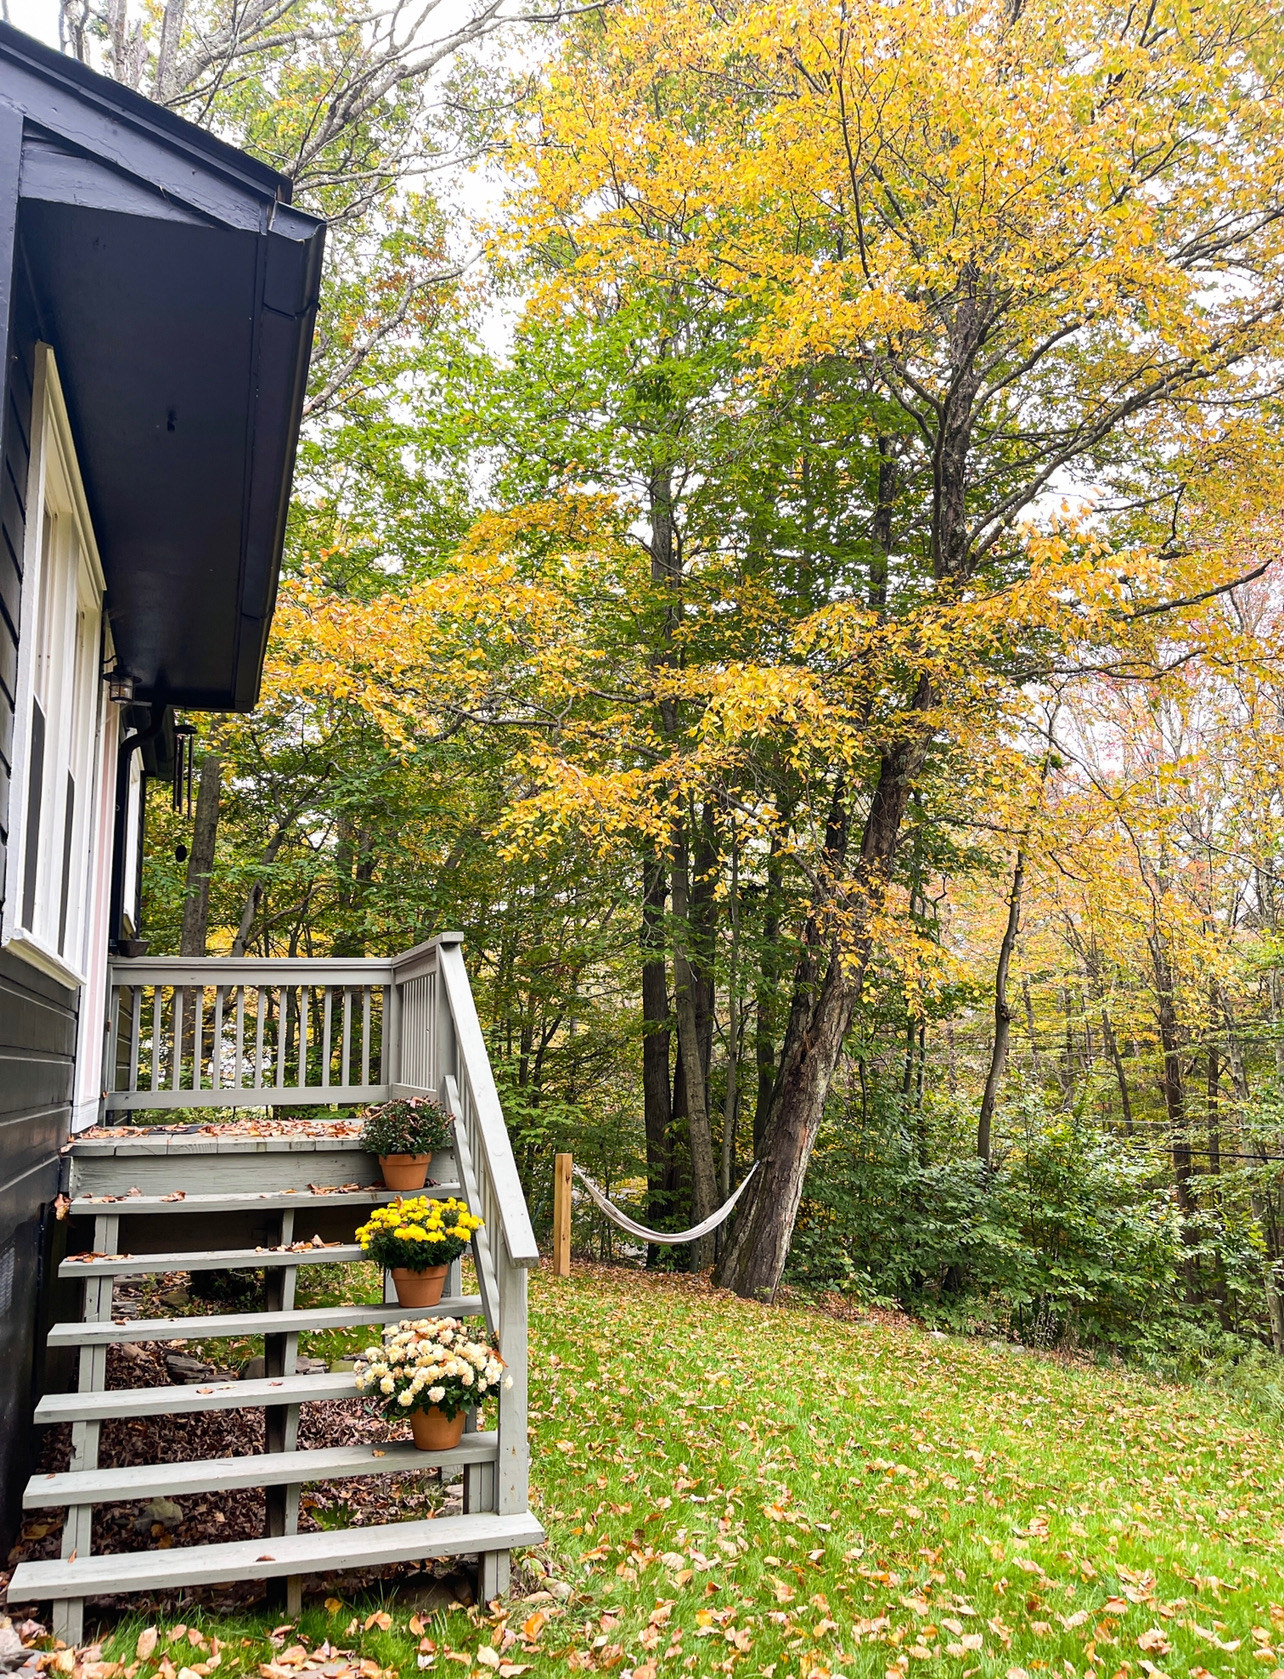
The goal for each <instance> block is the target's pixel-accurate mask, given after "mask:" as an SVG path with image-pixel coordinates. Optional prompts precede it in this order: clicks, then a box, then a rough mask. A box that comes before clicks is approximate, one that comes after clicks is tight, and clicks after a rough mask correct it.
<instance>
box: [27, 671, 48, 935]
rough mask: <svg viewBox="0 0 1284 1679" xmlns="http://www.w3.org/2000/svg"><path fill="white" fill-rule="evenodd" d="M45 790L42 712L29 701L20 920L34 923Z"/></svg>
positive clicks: (36, 705) (35, 704) (30, 924)
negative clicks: (25, 811) (29, 750)
mask: <svg viewBox="0 0 1284 1679" xmlns="http://www.w3.org/2000/svg"><path fill="white" fill-rule="evenodd" d="M44 790H45V714H44V712H43V711H41V709H40V702H39V701H38V700H33V701H32V705H31V759H30V762H29V763H28V766H27V843H26V850H25V855H24V860H23V871H22V874H23V880H22V924H23V926H24V927H29V928H31V927H34V926H35V924H36V873H37V870H38V868H39V864H40V807H41V805H42V803H43V800H44Z"/></svg>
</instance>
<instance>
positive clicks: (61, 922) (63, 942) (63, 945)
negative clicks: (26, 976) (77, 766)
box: [58, 770, 76, 956]
mask: <svg viewBox="0 0 1284 1679" xmlns="http://www.w3.org/2000/svg"><path fill="white" fill-rule="evenodd" d="M75 835H76V778H75V776H74V775H73V774H72V773H71V771H70V770H68V771H67V809H66V812H65V814H64V816H63V823H62V900H61V902H60V904H59V907H58V954H59V956H65V955H66V954H67V899H68V897H69V895H70V890H71V854H72V841H73V840H74V839H75Z"/></svg>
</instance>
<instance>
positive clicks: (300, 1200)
mask: <svg viewBox="0 0 1284 1679" xmlns="http://www.w3.org/2000/svg"><path fill="white" fill-rule="evenodd" d="M462 1193H463V1190H462V1187H461V1185H459V1184H457V1183H438V1184H428V1185H427V1186H426V1187H425V1188H423V1189H413V1190H409V1189H384V1188H382V1187H381V1186H379V1185H371V1187H370V1188H369V1189H343V1190H332V1191H326V1192H321V1193H317V1192H315V1191H313V1190H309V1189H271V1190H260V1191H258V1192H256V1193H253V1194H251V1193H242V1194H232V1195H183V1196H182V1197H181V1198H178V1199H175V1198H174V1197H173V1196H169V1195H112V1196H103V1195H96V1196H95V1195H78V1196H77V1197H76V1198H75V1200H74V1201H73V1202H72V1203H71V1207H70V1211H71V1213H72V1214H73V1215H74V1216H75V1217H77V1218H90V1217H92V1218H101V1217H103V1216H104V1215H111V1216H115V1215H117V1214H121V1215H124V1214H128V1215H129V1216H130V1217H133V1216H134V1215H135V1214H137V1213H243V1212H263V1211H267V1212H287V1211H289V1210H290V1209H291V1208H294V1207H357V1208H363V1207H384V1206H387V1204H388V1203H389V1202H390V1201H395V1200H396V1199H397V1197H398V1196H407V1197H408V1196H411V1195H426V1196H428V1198H429V1200H432V1201H444V1200H445V1199H446V1197H447V1196H450V1195H460V1194H462Z"/></svg>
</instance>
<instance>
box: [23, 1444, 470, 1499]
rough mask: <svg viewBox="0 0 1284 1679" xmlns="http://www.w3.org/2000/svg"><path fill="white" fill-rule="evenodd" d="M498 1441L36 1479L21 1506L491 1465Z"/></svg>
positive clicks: (349, 1449)
mask: <svg viewBox="0 0 1284 1679" xmlns="http://www.w3.org/2000/svg"><path fill="white" fill-rule="evenodd" d="M498 1440H499V1436H498V1435H497V1434H496V1433H495V1432H494V1430H490V1429H478V1430H477V1431H476V1432H475V1433H473V1434H465V1435H464V1437H463V1439H462V1440H461V1441H460V1442H459V1445H458V1446H456V1447H453V1448H452V1449H451V1450H450V1451H446V1452H421V1451H420V1450H419V1448H418V1447H417V1446H416V1445H415V1444H414V1442H413V1441H410V1440H393V1441H389V1442H388V1443H387V1444H386V1445H381V1446H333V1447H325V1448H319V1449H317V1450H314V1451H296V1452H264V1453H260V1454H259V1455H257V1456H250V1457H216V1458H203V1459H199V1460H194V1461H192V1462H190V1463H153V1464H131V1465H130V1466H129V1467H128V1468H125V1469H81V1470H73V1471H72V1472H70V1473H68V1474H62V1475H33V1476H32V1477H31V1479H30V1480H29V1481H28V1482H27V1488H26V1491H25V1492H24V1493H23V1495H22V1504H23V1508H24V1509H25V1510H41V1509H46V1508H48V1507H49V1506H51V1505H72V1504H114V1503H119V1502H121V1501H123V1500H129V1499H142V1498H159V1497H165V1498H181V1497H182V1496H183V1495H184V1494H185V1493H195V1492H230V1491H232V1490H233V1489H235V1488H237V1487H268V1486H282V1485H284V1484H286V1483H287V1482H291V1483H293V1482H309V1481H338V1480H344V1479H347V1478H348V1477H349V1476H353V1475H406V1474H414V1473H419V1474H422V1473H423V1472H424V1471H425V1470H428V1469H438V1468H442V1467H445V1466H450V1465H455V1464H463V1463H493V1462H494V1461H495V1458H496V1457H497V1455H498Z"/></svg>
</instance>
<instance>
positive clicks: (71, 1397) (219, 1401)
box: [35, 1370, 361, 1424]
mask: <svg viewBox="0 0 1284 1679" xmlns="http://www.w3.org/2000/svg"><path fill="white" fill-rule="evenodd" d="M360 1397H361V1395H360V1394H359V1393H358V1392H357V1389H356V1386H355V1384H354V1382H353V1379H352V1372H351V1371H350V1370H341V1371H336V1372H332V1371H328V1370H327V1371H322V1372H321V1373H320V1374H318V1375H315V1376H257V1377H255V1378H254V1380H253V1381H247V1382H242V1381H236V1380H232V1381H212V1382H198V1383H195V1384H194V1385H192V1386H183V1387H156V1388H118V1389H115V1390H113V1391H112V1392H110V1393H47V1394H45V1396H44V1398H43V1399H41V1401H40V1403H39V1404H38V1405H37V1406H36V1415H35V1420H36V1422H38V1423H41V1424H44V1423H59V1422H91V1421H94V1420H95V1419H106V1418H108V1417H165V1416H177V1415H179V1414H181V1413H183V1412H187V1411H236V1410H239V1409H241V1408H242V1407H245V1408H246V1409H248V1408H249V1407H251V1406H255V1405H299V1404H302V1403H304V1402H306V1401H308V1400H314V1399H359V1398H360Z"/></svg>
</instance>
